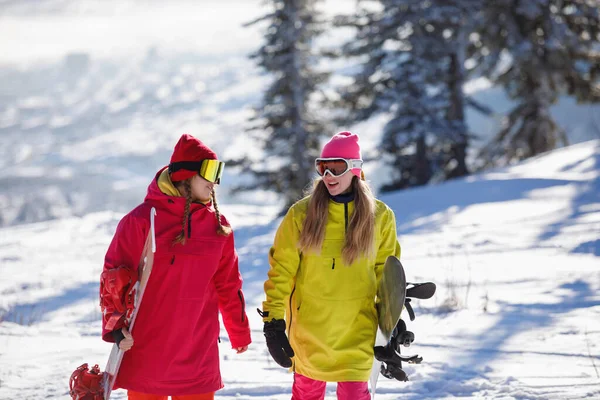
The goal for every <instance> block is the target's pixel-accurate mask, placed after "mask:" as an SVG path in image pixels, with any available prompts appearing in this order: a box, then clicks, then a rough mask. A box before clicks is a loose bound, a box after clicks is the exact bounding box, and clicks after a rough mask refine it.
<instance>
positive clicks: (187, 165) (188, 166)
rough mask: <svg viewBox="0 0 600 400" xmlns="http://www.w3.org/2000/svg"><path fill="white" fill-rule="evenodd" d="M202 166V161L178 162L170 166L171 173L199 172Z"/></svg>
mask: <svg viewBox="0 0 600 400" xmlns="http://www.w3.org/2000/svg"><path fill="white" fill-rule="evenodd" d="M201 166H202V161H177V162H174V163H171V164H169V173H170V174H171V173H173V172H176V171H179V170H181V169H185V170H188V171H198V170H200V167H201Z"/></svg>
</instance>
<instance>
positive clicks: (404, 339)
mask: <svg viewBox="0 0 600 400" xmlns="http://www.w3.org/2000/svg"><path fill="white" fill-rule="evenodd" d="M435 289H436V286H435V284H434V283H433V282H425V283H408V284H407V289H406V299H405V300H404V307H405V308H406V311H407V312H408V315H409V317H410V320H411V321H414V319H415V313H414V310H413V308H412V306H411V304H410V302H411V299H429V298H431V297H432V296H433V295H434V294H435ZM414 340H415V335H414V333H413V332H411V331H409V330H407V327H406V323H405V322H404V321H403V320H402V319H399V320H398V323H397V324H396V327H395V328H394V331H393V333H392V337H391V338H390V341H389V342H388V343H387V345H385V346H375V348H374V351H375V358H376V359H377V360H378V361H381V363H382V364H381V369H380V372H381V375H383V376H385V377H386V378H388V379H396V380H398V381H400V382H406V381H408V376H407V375H406V372H404V370H403V369H402V362H406V363H409V364H420V363H421V361H423V357H420V356H419V355H412V356H403V355H401V351H400V349H401V346H404V347H409V346H410V345H411V344H412V343H413V342H414Z"/></svg>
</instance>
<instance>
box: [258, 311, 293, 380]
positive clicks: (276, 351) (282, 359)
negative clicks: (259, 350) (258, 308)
mask: <svg viewBox="0 0 600 400" xmlns="http://www.w3.org/2000/svg"><path fill="white" fill-rule="evenodd" d="M263 332H264V333H265V338H266V340H267V347H268V348H269V353H271V357H273V360H275V362H276V363H277V364H279V365H281V366H282V367H284V368H289V367H291V366H292V360H291V357H294V350H292V346H290V342H289V341H288V338H287V336H286V335H285V321H284V320H282V319H272V320H271V321H268V322H265V327H264V329H263Z"/></svg>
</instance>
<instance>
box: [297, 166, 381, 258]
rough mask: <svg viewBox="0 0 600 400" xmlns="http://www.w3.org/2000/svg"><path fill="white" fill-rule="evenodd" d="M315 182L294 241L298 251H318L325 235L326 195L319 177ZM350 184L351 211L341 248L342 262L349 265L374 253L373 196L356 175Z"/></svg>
mask: <svg viewBox="0 0 600 400" xmlns="http://www.w3.org/2000/svg"><path fill="white" fill-rule="evenodd" d="M315 183H316V184H315V185H314V186H313V189H312V193H310V200H309V202H308V209H307V210H306V219H305V220H304V226H303V228H302V232H301V233H300V239H299V241H298V247H299V249H300V250H301V251H302V252H310V251H314V252H317V253H320V251H321V247H322V245H323V239H324V238H325V227H326V225H327V214H328V211H329V199H330V196H329V191H328V190H327V187H326V186H325V182H323V180H322V179H320V178H318V179H317V181H315ZM351 186H352V191H353V192H354V212H353V213H352V216H351V218H350V223H349V224H348V230H347V231H346V238H345V241H344V247H343V248H342V259H343V261H344V263H345V264H346V265H351V264H352V263H354V261H356V260H357V259H358V258H360V257H367V258H372V257H373V256H374V254H375V249H374V246H375V196H374V195H373V192H372V191H371V188H370V187H369V185H368V184H367V183H366V182H365V181H363V180H361V179H359V178H358V177H353V179H352V183H351Z"/></svg>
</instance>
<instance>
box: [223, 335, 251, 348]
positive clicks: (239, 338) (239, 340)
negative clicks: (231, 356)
mask: <svg viewBox="0 0 600 400" xmlns="http://www.w3.org/2000/svg"><path fill="white" fill-rule="evenodd" d="M229 341H230V342H231V347H232V348H234V349H236V348H238V347H244V346H248V345H249V344H250V343H252V338H251V337H250V331H248V332H246V333H245V334H243V335H236V336H233V337H230V338H229Z"/></svg>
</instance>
